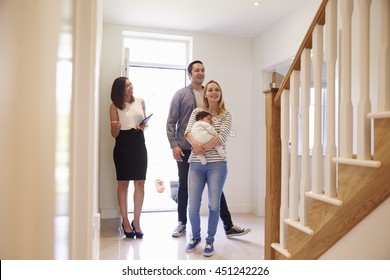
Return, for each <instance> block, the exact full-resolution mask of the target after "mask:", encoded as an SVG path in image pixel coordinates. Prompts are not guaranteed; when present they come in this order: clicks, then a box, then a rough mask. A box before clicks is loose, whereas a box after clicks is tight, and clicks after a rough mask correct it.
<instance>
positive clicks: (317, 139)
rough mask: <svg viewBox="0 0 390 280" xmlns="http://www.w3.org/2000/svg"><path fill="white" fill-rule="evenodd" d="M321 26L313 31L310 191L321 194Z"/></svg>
mask: <svg viewBox="0 0 390 280" xmlns="http://www.w3.org/2000/svg"><path fill="white" fill-rule="evenodd" d="M323 41H324V40H323V26H322V25H317V26H316V27H315V28H314V31H313V68H314V96H315V97H314V144H313V150H312V154H313V158H312V160H313V162H312V191H313V193H315V194H321V193H322V185H323V181H322V178H323V169H322V162H323V147H322V141H321V135H322V133H321V132H322V131H321V130H322V129H321V128H322V118H321V113H322V65H323Z"/></svg>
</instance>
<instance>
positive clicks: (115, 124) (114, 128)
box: [110, 103, 121, 138]
mask: <svg viewBox="0 0 390 280" xmlns="http://www.w3.org/2000/svg"><path fill="white" fill-rule="evenodd" d="M110 120H111V135H112V137H114V138H116V137H118V135H119V132H120V130H121V124H120V122H119V116H118V111H117V109H116V107H115V105H114V103H111V106H110Z"/></svg>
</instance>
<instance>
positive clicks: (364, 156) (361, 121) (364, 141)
mask: <svg viewBox="0 0 390 280" xmlns="http://www.w3.org/2000/svg"><path fill="white" fill-rule="evenodd" d="M370 5H371V0H360V1H359V7H360V19H359V21H360V32H359V33H360V44H359V46H360V55H359V61H360V65H359V74H360V75H359V101H358V109H357V158H358V159H359V160H369V159H371V120H370V119H369V118H368V117H367V115H368V113H370V111H371V101H370V94H369V90H370V88H369V86H370V84H369V79H370V77H369V75H370V71H369V68H370V58H369V56H370Z"/></svg>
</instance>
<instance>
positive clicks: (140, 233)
mask: <svg viewBox="0 0 390 280" xmlns="http://www.w3.org/2000/svg"><path fill="white" fill-rule="evenodd" d="M131 228H132V229H133V232H134V235H135V237H137V238H142V237H143V236H144V233H143V232H142V231H140V232H136V231H135V227H134V221H131Z"/></svg>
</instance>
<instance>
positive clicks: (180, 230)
mask: <svg viewBox="0 0 390 280" xmlns="http://www.w3.org/2000/svg"><path fill="white" fill-rule="evenodd" d="M185 231H186V225H185V224H183V223H182V222H179V224H178V226H177V227H176V228H175V230H174V231H173V232H172V237H179V236H182V235H183V233H185Z"/></svg>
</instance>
